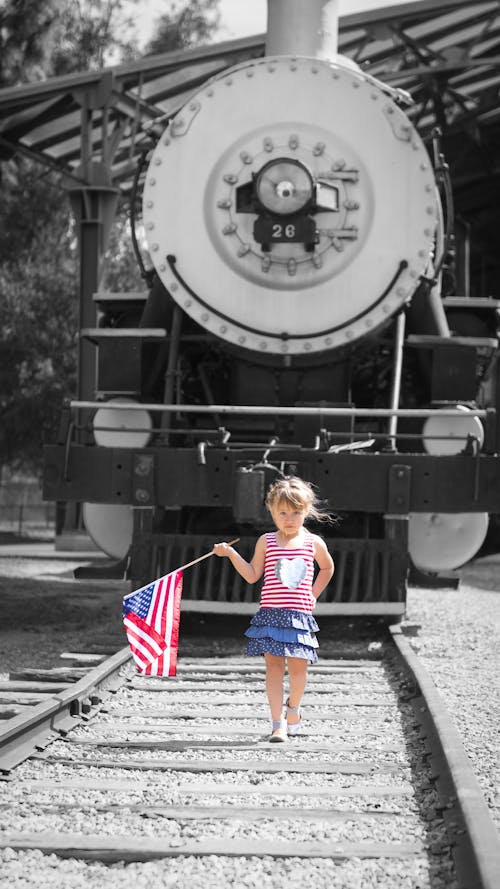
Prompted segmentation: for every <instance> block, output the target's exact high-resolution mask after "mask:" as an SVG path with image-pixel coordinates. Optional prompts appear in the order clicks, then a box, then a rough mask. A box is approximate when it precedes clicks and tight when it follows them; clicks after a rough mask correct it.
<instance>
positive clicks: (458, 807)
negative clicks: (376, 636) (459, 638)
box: [390, 624, 500, 889]
mask: <svg viewBox="0 0 500 889" xmlns="http://www.w3.org/2000/svg"><path fill="white" fill-rule="evenodd" d="M390 630H391V633H392V638H393V641H394V643H395V645H396V648H397V650H398V652H399V655H400V657H401V658H402V660H403V661H404V664H405V667H406V669H407V670H408V671H409V672H410V674H411V677H412V679H413V682H414V683H415V686H416V688H417V689H418V692H419V693H420V695H421V696H422V699H423V703H424V707H423V708H420V713H419V718H420V720H421V722H422V724H423V727H424V731H427V739H426V740H427V744H428V746H429V753H430V756H431V763H432V767H433V769H434V773H435V776H436V778H437V779H438V781H437V786H436V789H437V791H438V794H439V796H440V798H441V808H442V810H443V818H444V820H445V823H446V826H447V831H448V834H449V836H450V840H451V844H452V854H453V857H454V859H455V866H456V868H457V872H458V874H459V877H460V881H461V885H462V886H463V887H470V889H472V887H474V889H498V886H499V880H500V836H499V834H498V831H497V829H496V826H495V823H494V821H493V819H492V817H491V815H490V812H489V809H488V806H487V804H486V802H485V799H484V795H483V792H482V790H481V787H480V785H479V782H478V780H477V778H476V776H475V774H474V771H473V769H472V766H471V763H470V760H469V758H468V756H467V754H466V752H465V750H464V747H463V744H462V740H461V738H460V735H459V733H458V731H457V729H456V728H455V726H454V725H453V722H452V720H451V718H450V716H449V714H448V712H447V710H446V708H445V707H444V706H443V700H442V698H441V697H440V695H439V692H438V690H437V689H436V686H435V685H434V682H433V681H432V678H431V676H430V675H429V673H428V672H427V670H426V669H425V667H424V666H423V664H422V662H421V661H420V660H419V658H418V657H417V655H416V654H415V653H414V651H413V649H412V647H411V644H410V642H409V640H408V639H407V638H406V637H405V636H404V635H403V632H402V629H401V627H400V626H399V625H398V624H395V625H394V626H391V627H390Z"/></svg>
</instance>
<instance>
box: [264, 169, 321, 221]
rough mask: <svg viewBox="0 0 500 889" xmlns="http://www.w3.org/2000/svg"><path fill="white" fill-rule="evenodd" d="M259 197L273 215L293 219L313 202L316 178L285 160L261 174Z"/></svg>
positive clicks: (306, 170) (265, 208)
mask: <svg viewBox="0 0 500 889" xmlns="http://www.w3.org/2000/svg"><path fill="white" fill-rule="evenodd" d="M254 187H255V195H256V197H257V199H258V201H259V202H260V204H261V205H262V207H263V208H264V210H267V211H268V212H269V213H272V214H274V215H277V216H292V215H293V214H295V213H300V212H301V211H302V210H304V209H305V208H306V207H307V206H308V204H310V202H311V201H312V198H313V195H314V182H313V178H312V176H311V174H310V172H309V170H308V169H307V167H305V166H304V165H303V164H301V163H299V161H295V160H287V159H285V158H281V159H278V160H274V161H270V162H269V163H268V164H266V165H265V166H264V167H262V169H261V170H260V171H259V172H258V173H257V175H256V177H255V182H254Z"/></svg>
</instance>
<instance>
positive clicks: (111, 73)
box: [0, 0, 500, 204]
mask: <svg viewBox="0 0 500 889" xmlns="http://www.w3.org/2000/svg"><path fill="white" fill-rule="evenodd" d="M264 52H265V35H257V36H255V37H248V38H244V39H239V40H233V41H228V42H224V43H218V44H213V45H209V46H204V47H201V48H197V49H190V50H182V51H177V52H170V53H164V54H161V55H154V56H147V57H144V58H141V59H138V60H136V61H133V62H130V63H127V64H123V65H119V66H116V67H112V68H107V69H104V70H99V71H88V72H85V73H81V74H73V75H69V76H65V77H56V78H52V79H48V80H45V81H40V82H35V83H27V84H24V85H20V86H16V87H12V88H7V89H3V90H0V159H2V158H3V159H6V158H8V157H10V156H12V155H13V154H15V153H18V152H21V153H23V154H25V155H27V156H28V157H31V158H34V159H36V160H38V161H40V162H41V163H42V164H44V165H45V166H48V167H51V168H53V169H55V170H57V171H59V172H61V173H63V174H64V175H65V176H66V181H67V182H68V184H71V182H73V184H74V185H77V183H81V184H90V185H92V184H96V185H98V184H101V185H116V186H118V187H119V188H120V189H121V190H122V191H124V192H128V191H129V190H130V188H131V185H132V182H133V178H134V174H135V171H136V169H137V167H138V161H139V158H140V157H141V155H142V154H143V153H144V151H145V149H147V147H148V146H150V145H151V144H152V138H151V137H152V136H153V137H154V138H155V139H156V137H157V136H158V135H159V134H160V133H161V132H162V131H163V128H164V126H165V124H166V121H167V119H168V118H169V117H170V116H172V115H173V114H174V113H175V112H176V111H177V110H178V109H179V108H180V107H181V106H182V105H183V104H184V103H185V102H186V100H187V99H188V98H189V96H190V95H191V94H192V92H193V91H195V90H196V89H197V88H198V87H199V86H200V85H202V84H203V83H204V82H205V81H206V80H207V79H208V78H210V77H211V76H213V75H216V74H218V73H219V72H221V71H223V70H224V69H225V68H227V67H230V66H232V65H235V64H238V63H240V62H244V61H246V60H249V59H253V58H259V57H260V56H262V55H264ZM339 52H340V53H342V54H344V55H346V56H349V57H350V58H352V59H353V60H355V61H356V62H357V64H358V65H360V66H361V68H362V69H363V70H366V71H367V72H368V73H370V74H371V75H373V76H374V77H377V78H378V79H380V80H382V81H384V82H385V83H388V84H389V85H391V86H393V87H400V88H402V89H404V90H406V91H408V92H409V93H410V94H411V96H412V98H413V100H414V103H415V104H414V105H413V106H412V108H411V109H410V112H409V113H410V115H411V117H412V118H413V121H414V123H415V124H416V126H417V127H418V129H419V130H420V132H421V134H422V135H423V137H424V138H426V137H428V136H429V135H430V133H431V132H432V130H433V129H434V128H435V127H436V126H437V127H439V128H440V129H441V130H442V132H443V134H444V141H445V148H446V151H447V159H448V161H449V162H450V166H451V168H452V176H453V180H454V185H455V187H458V188H461V189H462V190H463V193H464V195H465V194H467V195H468V196H469V197H468V198H467V200H466V203H468V202H469V200H470V201H471V202H472V203H475V202H476V203H477V201H479V202H482V203H483V204H484V203H485V202H486V201H488V202H490V201H491V199H492V192H491V188H492V184H493V183H494V182H496V183H497V185H496V188H497V190H499V191H500V176H499V172H500V150H499V148H500V96H499V90H500V0H484V2H481V0H420V2H409V3H403V4H401V5H399V6H385V7H383V6H381V7H380V8H378V9H375V10H372V11H370V12H365V13H358V14H353V15H346V16H343V17H341V19H340V29H339Z"/></svg>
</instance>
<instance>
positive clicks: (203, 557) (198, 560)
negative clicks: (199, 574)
mask: <svg viewBox="0 0 500 889" xmlns="http://www.w3.org/2000/svg"><path fill="white" fill-rule="evenodd" d="M239 539H240V538H239V537H235V538H234V540H230V541H229V542H228V544H227V545H228V546H232V545H233V543H238V540H239ZM213 555H215V553H214V551H213V550H212V552H211V553H205V555H204V556H198V558H197V559H193V561H192V562H188V563H187V565H181V567H180V568H177V571H184V568H191V565H196V563H197V562H202V561H203V559H209V558H210V556H213Z"/></svg>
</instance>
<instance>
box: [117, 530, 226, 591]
mask: <svg viewBox="0 0 500 889" xmlns="http://www.w3.org/2000/svg"><path fill="white" fill-rule="evenodd" d="M239 539H240V538H239V537H235V538H234V540H230V541H229V542H228V546H232V545H233V543H238V541H239ZM213 555H215V553H214V551H213V550H212V552H210V553H205V555H204V556H198V558H197V559H193V561H192V562H188V563H187V564H186V565H181V567H180V568H175V571H184V569H185V568H191V565H196V564H197V563H198V562H202V561H203V559H209V558H210V556H213ZM152 582H153V581H152ZM136 592H137V590H134V591H133V592H132V593H128V594H127V595H126V596H123V601H125V599H129V598H130V597H131V596H133V595H134V594H135V593H136Z"/></svg>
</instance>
